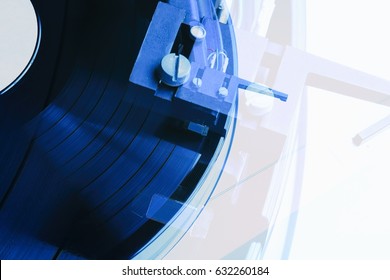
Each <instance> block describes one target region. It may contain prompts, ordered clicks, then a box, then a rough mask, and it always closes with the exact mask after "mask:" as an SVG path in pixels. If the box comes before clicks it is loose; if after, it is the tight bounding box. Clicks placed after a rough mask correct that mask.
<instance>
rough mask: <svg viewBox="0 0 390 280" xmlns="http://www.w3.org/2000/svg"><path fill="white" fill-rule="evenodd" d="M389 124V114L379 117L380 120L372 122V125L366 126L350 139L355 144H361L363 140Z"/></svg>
mask: <svg viewBox="0 0 390 280" xmlns="http://www.w3.org/2000/svg"><path fill="white" fill-rule="evenodd" d="M388 126H390V115H388V116H387V117H385V118H383V119H381V120H380V121H378V122H376V123H374V124H373V125H371V126H369V127H368V128H366V129H364V130H362V131H361V132H359V133H358V134H356V136H355V137H354V138H353V139H352V140H353V143H354V144H355V145H357V146H359V145H361V144H362V143H363V142H365V141H366V140H367V139H368V138H370V137H372V136H374V135H375V134H377V133H379V132H380V131H382V130H384V129H385V128H387V127H388Z"/></svg>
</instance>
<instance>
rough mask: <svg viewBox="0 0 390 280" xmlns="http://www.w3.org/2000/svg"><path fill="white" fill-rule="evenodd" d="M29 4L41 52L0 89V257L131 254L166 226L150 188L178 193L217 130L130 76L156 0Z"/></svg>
mask: <svg viewBox="0 0 390 280" xmlns="http://www.w3.org/2000/svg"><path fill="white" fill-rule="evenodd" d="M32 2H33V4H34V6H35V8H36V10H37V13H38V14H39V17H40V20H41V24H42V42H41V46H40V50H39V53H38V55H37V58H36V61H35V62H34V64H33V66H32V67H31V69H30V70H29V72H28V73H27V74H26V76H25V77H24V78H23V79H22V80H21V82H20V83H19V84H17V85H15V86H14V88H12V89H11V90H10V92H9V93H7V94H5V95H2V96H0V107H1V120H0V129H1V139H0V144H1V145H0V165H1V168H0V198H1V204H0V207H1V208H0V225H1V231H0V257H1V259H79V258H81V259H83V258H87V259H126V258H131V257H132V256H133V255H134V254H135V253H136V252H137V251H138V250H139V249H140V248H141V247H142V246H144V245H145V244H146V243H147V242H148V241H149V240H150V239H151V238H152V237H153V236H154V235H155V234H156V233H157V232H158V231H159V230H160V229H161V228H162V227H163V226H164V224H163V223H160V222H157V221H154V220H153V219H150V218H149V217H147V215H146V213H147V211H148V208H149V206H150V201H151V199H152V197H153V196H154V195H156V194H158V195H160V196H163V197H166V198H171V199H175V200H178V201H182V202H185V200H186V199H187V198H188V196H189V195H190V194H191V193H192V192H193V191H194V189H195V187H196V186H197V184H198V182H199V180H200V178H201V176H203V175H204V172H205V170H206V167H207V166H208V165H209V164H210V161H211V158H212V157H213V156H214V155H215V154H216V153H218V150H217V147H218V145H219V143H220V141H221V139H223V137H222V136H221V135H220V134H218V133H215V132H213V131H211V132H210V133H209V134H208V135H207V136H202V135H199V134H196V133H193V132H189V131H183V130H182V127H181V121H180V119H177V118H175V117H174V116H167V115H164V114H163V113H161V112H160V111H159V110H158V108H159V106H160V103H159V102H156V99H155V98H154V97H153V96H150V97H148V96H145V95H138V94H136V92H137V91H138V90H139V87H138V86H136V85H134V84H131V83H130V82H129V75H130V73H131V70H132V67H133V64H134V63H135V60H136V58H137V54H138V50H139V48H140V47H141V44H142V42H143V38H144V36H145V33H146V30H147V28H148V25H149V22H150V19H151V17H152V15H153V12H154V9H155V7H156V5H157V1H146V2H147V3H140V2H141V1H125V0H118V1H103V0H102V1H89V0H87V1H76V0H74V1H73V0H69V1H61V4H59V3H57V2H58V1H56V4H51V3H50V1H49V2H48V1H40V0H35V1H32ZM172 2H175V1H172ZM194 2H196V1H194ZM204 2H208V1H204ZM208 4H210V5H211V2H210V3H208ZM57 7H66V8H65V9H62V10H61V8H57ZM62 17H63V18H64V19H63V20H62ZM62 36H63V41H62V39H61V38H62ZM225 36H230V35H229V34H227V35H225ZM232 67H233V66H232ZM45 102H47V103H48V104H45ZM224 121H226V119H224ZM168 214H169V215H171V216H172V215H174V214H175V213H168Z"/></svg>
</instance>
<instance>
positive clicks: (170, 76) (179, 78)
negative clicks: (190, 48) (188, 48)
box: [160, 53, 191, 87]
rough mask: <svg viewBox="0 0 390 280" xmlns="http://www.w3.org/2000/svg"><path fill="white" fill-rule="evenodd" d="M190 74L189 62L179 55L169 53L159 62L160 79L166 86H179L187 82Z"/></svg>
mask: <svg viewBox="0 0 390 280" xmlns="http://www.w3.org/2000/svg"><path fill="white" fill-rule="evenodd" d="M190 73H191V62H190V61H189V60H188V59H187V58H186V57H185V56H183V55H181V54H179V55H177V54H175V53H170V54H167V55H166V56H164V57H163V59H162V60H161V64H160V78H161V81H162V82H163V83H164V84H166V85H168V86H172V87H178V86H181V85H182V84H184V83H186V82H187V81H188V79H189V77H190Z"/></svg>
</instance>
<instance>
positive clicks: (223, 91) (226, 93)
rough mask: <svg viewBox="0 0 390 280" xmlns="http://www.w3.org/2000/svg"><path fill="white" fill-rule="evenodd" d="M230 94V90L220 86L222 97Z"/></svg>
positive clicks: (219, 92)
mask: <svg viewBox="0 0 390 280" xmlns="http://www.w3.org/2000/svg"><path fill="white" fill-rule="evenodd" d="M228 94H229V90H228V89H227V88H225V87H220V88H219V90H218V95H219V96H221V97H226V96H228Z"/></svg>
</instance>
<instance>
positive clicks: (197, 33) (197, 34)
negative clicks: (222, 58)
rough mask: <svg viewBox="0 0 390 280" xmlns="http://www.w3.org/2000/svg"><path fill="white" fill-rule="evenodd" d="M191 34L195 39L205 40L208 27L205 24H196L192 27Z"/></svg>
mask: <svg viewBox="0 0 390 280" xmlns="http://www.w3.org/2000/svg"><path fill="white" fill-rule="evenodd" d="M190 33H191V36H192V38H193V39H194V40H203V39H204V38H205V37H206V34H207V32H206V29H204V27H203V26H200V25H195V26H192V27H191V29H190Z"/></svg>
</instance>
